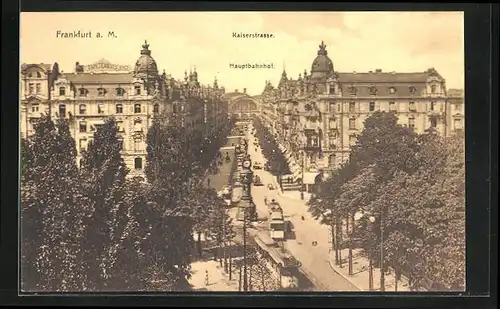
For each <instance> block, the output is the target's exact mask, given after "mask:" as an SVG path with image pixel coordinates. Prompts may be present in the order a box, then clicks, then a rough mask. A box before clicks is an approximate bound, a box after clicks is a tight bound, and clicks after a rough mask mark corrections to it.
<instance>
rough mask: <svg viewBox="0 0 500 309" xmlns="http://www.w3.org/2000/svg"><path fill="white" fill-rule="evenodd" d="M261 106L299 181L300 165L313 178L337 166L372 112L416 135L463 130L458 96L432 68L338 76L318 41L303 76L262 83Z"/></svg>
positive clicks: (462, 116)
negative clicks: (393, 116) (388, 114)
mask: <svg viewBox="0 0 500 309" xmlns="http://www.w3.org/2000/svg"><path fill="white" fill-rule="evenodd" d="M261 103H262V114H261V117H262V119H263V120H264V122H265V123H267V125H268V126H269V127H270V128H271V130H272V132H274V134H275V137H276V138H277V139H278V140H279V142H280V143H281V145H282V146H283V148H284V151H285V152H287V156H288V157H289V159H290V165H291V169H292V172H293V173H294V178H299V177H301V171H300V169H301V166H302V161H303V162H304V163H303V165H304V168H305V170H306V171H307V172H310V173H315V174H314V175H317V173H318V171H320V170H328V169H330V170H331V169H335V168H338V167H339V165H340V164H342V163H343V162H345V161H346V160H347V159H348V158H349V152H350V148H351V146H352V145H354V144H355V143H356V138H357V136H358V135H359V134H360V133H361V131H362V130H363V123H364V121H365V119H366V118H367V117H369V116H370V115H371V114H372V113H373V112H375V111H387V112H389V111H393V112H395V113H396V114H397V117H398V119H399V123H400V124H402V125H403V126H407V127H409V128H412V129H413V130H415V131H416V132H419V133H422V132H424V131H425V130H427V129H429V128H434V129H435V130H437V131H438V132H440V133H441V134H444V135H450V134H453V133H454V132H456V130H462V129H463V127H464V100H463V93H462V92H460V91H453V92H452V91H451V90H450V91H447V89H446V81H445V79H444V78H443V77H442V76H441V75H440V74H439V73H438V72H437V71H436V70H435V69H433V68H431V69H428V70H426V71H424V72H414V73H396V72H382V70H380V69H377V70H375V71H369V72H362V73H361V72H350V73H340V72H337V71H335V70H334V66H333V62H332V60H331V59H330V58H329V57H328V52H327V49H326V45H325V44H324V43H323V42H322V43H321V45H320V46H319V49H318V52H317V56H316V58H315V59H314V60H313V62H312V65H311V70H310V73H309V74H308V73H307V71H306V70H305V71H304V73H303V74H299V76H298V78H297V79H291V78H289V77H288V76H287V73H286V72H285V71H283V73H282V75H281V79H280V81H279V83H278V85H277V87H274V86H273V85H272V84H271V82H270V81H266V84H265V87H264V91H263V92H262V95H261ZM302 156H303V157H302ZM305 178H306V177H304V180H305ZM308 178H310V179H312V178H314V177H311V176H310V177H308Z"/></svg>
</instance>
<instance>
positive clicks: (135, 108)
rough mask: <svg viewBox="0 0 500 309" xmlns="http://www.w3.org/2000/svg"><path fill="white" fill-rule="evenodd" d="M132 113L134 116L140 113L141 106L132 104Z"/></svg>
mask: <svg viewBox="0 0 500 309" xmlns="http://www.w3.org/2000/svg"><path fill="white" fill-rule="evenodd" d="M134 113H135V114H140V113H141V104H134Z"/></svg>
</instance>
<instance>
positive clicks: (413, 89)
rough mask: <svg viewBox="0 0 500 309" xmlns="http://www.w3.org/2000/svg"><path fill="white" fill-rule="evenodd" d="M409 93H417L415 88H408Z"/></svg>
mask: <svg viewBox="0 0 500 309" xmlns="http://www.w3.org/2000/svg"><path fill="white" fill-rule="evenodd" d="M410 93H411V94H415V93H417V88H415V86H410Z"/></svg>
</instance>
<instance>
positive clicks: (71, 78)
mask: <svg viewBox="0 0 500 309" xmlns="http://www.w3.org/2000/svg"><path fill="white" fill-rule="evenodd" d="M20 88H21V89H20V91H21V135H22V136H23V137H27V136H30V135H31V134H33V132H34V127H33V125H34V124H35V123H36V122H37V120H38V119H39V118H40V116H41V115H42V114H43V113H50V115H51V116H52V117H54V118H57V117H60V118H66V119H69V120H70V130H71V133H72V135H73V137H74V139H75V141H76V147H77V151H78V164H80V159H81V154H82V151H83V150H85V149H86V148H87V145H88V142H89V141H91V140H92V138H93V133H94V132H95V131H96V129H97V128H98V127H99V126H100V125H102V124H103V122H104V120H105V119H106V118H107V117H109V116H113V117H114V118H115V119H116V121H117V124H118V128H119V132H120V135H121V137H122V142H123V157H124V160H125V163H126V164H127V166H128V167H129V168H130V170H131V173H130V176H143V171H144V167H145V157H146V134H147V131H148V128H149V127H150V125H151V124H152V121H153V118H155V117H167V118H168V117H169V115H173V114H175V117H176V118H177V119H179V120H180V125H182V126H185V128H186V129H187V130H195V129H196V130H200V131H201V132H202V133H203V134H206V135H207V136H209V135H210V134H212V133H213V132H214V130H216V129H218V127H217V126H218V124H222V122H221V121H218V120H220V119H223V118H227V102H224V100H223V98H222V95H223V94H224V88H223V87H221V88H219V87H218V85H217V82H215V83H214V86H213V87H211V86H202V85H200V83H199V82H198V73H197V72H196V70H195V71H194V72H191V73H190V75H189V76H187V72H186V76H185V79H184V81H180V80H175V79H173V78H172V77H171V76H167V75H166V73H165V71H164V72H163V74H159V73H158V68H157V65H156V61H155V60H154V59H153V57H151V50H150V49H149V45H148V44H147V42H146V43H144V45H142V50H141V51H140V56H139V58H138V59H137V61H136V63H135V67H134V69H133V70H132V69H130V68H129V67H128V66H124V65H116V64H112V63H110V62H109V61H107V60H104V59H101V60H99V61H98V62H96V63H93V64H90V65H81V64H80V63H78V62H77V63H76V65H75V71H74V72H73V73H63V72H61V71H59V68H58V65H57V63H56V64H54V65H53V66H51V65H48V64H23V65H22V66H21V87H20Z"/></svg>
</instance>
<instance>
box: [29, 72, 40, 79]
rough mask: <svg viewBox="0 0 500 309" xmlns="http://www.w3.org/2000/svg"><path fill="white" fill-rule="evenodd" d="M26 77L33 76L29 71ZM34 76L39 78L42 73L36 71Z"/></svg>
mask: <svg viewBox="0 0 500 309" xmlns="http://www.w3.org/2000/svg"><path fill="white" fill-rule="evenodd" d="M28 77H33V72H29V74H28ZM36 77H38V78H40V77H42V74H40V72H38V71H37V72H36Z"/></svg>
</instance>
